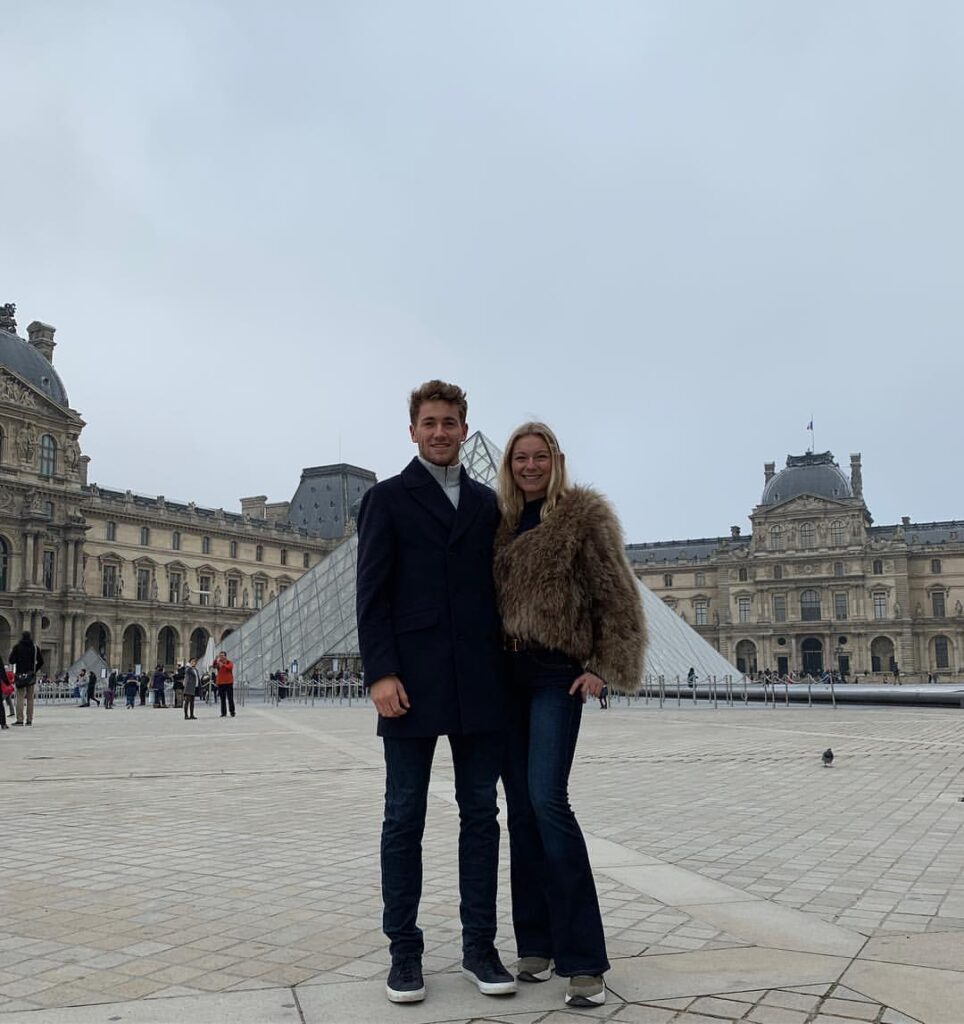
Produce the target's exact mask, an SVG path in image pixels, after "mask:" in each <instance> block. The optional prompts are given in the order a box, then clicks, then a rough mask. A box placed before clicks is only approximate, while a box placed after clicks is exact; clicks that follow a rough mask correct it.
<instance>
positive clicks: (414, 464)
mask: <svg viewBox="0 0 964 1024" xmlns="http://www.w3.org/2000/svg"><path fill="white" fill-rule="evenodd" d="M402 483H403V484H404V485H405V487H406V488H407V489H408V493H409V494H411V496H412V497H413V498H414V499H415V500H416V501H417V502H418V503H419V504H420V505H421V506H422V507H423V508H424V509H425V510H426V511H427V512H430V513H431V514H432V515H433V516H434V517H435V518H436V519H437V520H438V521H439V522H440V523H441V524H442V526H444V527H445V528H446V529H451V527H452V523H453V521H454V520H455V509H454V508H452V502H450V501H449V499H448V498H447V497H446V496H445V493H444V492H443V490H442V488H441V487H439V485H438V484H437V483H436V482H435V480H433V479H432V474H431V473H429V471H428V470H427V469H426V468H425V467H424V466H423V465H422V464H421V462H419V461H418V459H417V458H415V459H412V461H411V462H410V463H409V464H408V465H407V466H406V467H405V468H404V469H403V470H402ZM459 504H461V499H460V502H459Z"/></svg>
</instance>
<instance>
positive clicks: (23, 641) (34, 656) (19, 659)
mask: <svg viewBox="0 0 964 1024" xmlns="http://www.w3.org/2000/svg"><path fill="white" fill-rule="evenodd" d="M43 663H44V656H43V654H41V652H40V648H39V647H38V646H37V645H36V644H35V643H34V642H33V638H32V637H31V636H30V633H29V632H27V631H26V630H25V631H24V633H23V635H22V636H21V637H20V640H19V641H18V642H17V645H16V646H15V647H14V649H13V650H12V651H11V652H10V664H11V665H13V671H14V686H15V687H16V690H17V721H16V722H15V723H14V724H15V725H33V699H34V690H35V689H36V685H37V673H38V672H39V671H40V669H41V668H43Z"/></svg>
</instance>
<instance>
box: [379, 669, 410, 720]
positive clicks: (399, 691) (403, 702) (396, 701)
mask: <svg viewBox="0 0 964 1024" xmlns="http://www.w3.org/2000/svg"><path fill="white" fill-rule="evenodd" d="M368 693H369V696H370V697H371V699H372V703H373V704H374V705H375V710H376V711H377V712H378V713H379V714H380V715H381V716H382V718H401V716H402V715H404V714H405V712H406V711H408V709H409V708H410V707H411V704H410V703H409V701H408V694H407V693H406V692H405V687H404V686H402V681H401V679H399V678H398V676H382V678H381V679H379V680H377V681H376V682H374V683H372V685H371V686H370V687H369V688H368Z"/></svg>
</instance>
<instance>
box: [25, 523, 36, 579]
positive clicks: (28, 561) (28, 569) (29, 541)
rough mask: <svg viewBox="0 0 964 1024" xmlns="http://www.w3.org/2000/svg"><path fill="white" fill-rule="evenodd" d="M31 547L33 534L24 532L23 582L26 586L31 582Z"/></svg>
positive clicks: (32, 545) (32, 577)
mask: <svg viewBox="0 0 964 1024" xmlns="http://www.w3.org/2000/svg"><path fill="white" fill-rule="evenodd" d="M33 549H34V535H33V534H32V533H29V532H28V533H25V534H24V545H23V582H24V583H25V584H27V585H28V586H29V585H30V584H31V583H33V581H34V575H33Z"/></svg>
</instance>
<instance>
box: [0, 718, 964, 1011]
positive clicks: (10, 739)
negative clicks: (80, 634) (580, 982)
mask: <svg viewBox="0 0 964 1024" xmlns="http://www.w3.org/2000/svg"><path fill="white" fill-rule="evenodd" d="M199 714H200V715H201V718H200V720H199V721H197V722H193V723H188V722H185V721H184V720H183V716H181V715H180V714H179V713H178V712H177V711H175V710H169V711H165V712H163V713H158V712H155V711H154V710H153V709H150V708H144V709H140V708H137V709H134V710H133V711H130V712H127V711H125V710H124V709H122V708H117V709H115V710H114V711H111V712H105V711H103V709H97V708H92V709H78V708H75V707H59V708H53V707H50V706H44V705H41V706H40V707H39V708H38V711H37V715H36V724H35V726H34V727H33V728H32V729H31V730H26V729H11V730H10V731H8V732H4V733H3V734H2V735H0V801H2V806H3V809H4V812H5V814H4V828H3V831H2V833H0V855H2V862H3V863H4V865H6V866H7V867H8V871H7V874H6V877H5V884H4V885H3V887H0V1024H5V1022H8V1021H9V1022H11V1024H55V1022H56V1024H61V1022H68V1021H69V1022H71V1024H74V1022H76V1024H91V1022H95V1021H96V1022H98V1024H99V1022H101V1021H104V1022H107V1021H119V1022H125V1021H130V1022H133V1024H144V1022H154V1021H156V1022H165V1021H178V1022H182V1021H183V1022H185V1024H188V1022H195V1021H196V1022H200V1024H203V1022H205V1021H211V1022H212V1024H220V1022H222V1021H228V1020H231V1021H238V1022H240V1024H248V1022H249V1021H252V1022H253V1021H264V1022H266V1024H274V1022H279V1024H280V1022H288V1021H297V1022H299V1024H313V1022H314V1021H319V1022H320V1021H326V1022H334V1024H337V1022H338V1021H339V1020H342V1019H343V1020H346V1021H348V1020H355V1019H360V1016H364V1017H366V1018H367V1021H368V1022H376V1024H377V1022H380V1021H382V1020H402V1019H404V1020H406V1021H411V1022H415V1021H416V1019H419V1020H421V1019H424V1020H426V1021H433V1022H434V1021H442V1020H453V1021H456V1020H458V1021H496V1020H499V1021H517V1022H518V1024H547V1022H548V1024H551V1022H554V1021H561V1020H568V1021H572V1020H578V1019H585V1018H593V1019H604V1020H620V1021H635V1022H636V1024H648V1022H656V1024H662V1022H664V1021H665V1022H667V1024H669V1022H672V1024H700V1022H704V1024H705V1022H706V1021H715V1022H716V1024H719V1022H720V1021H723V1020H728V1019H731V1020H734V1021H736V1020H741V1021H742V1020H746V1021H754V1022H756V1024H782V1022H788V1024H791V1022H793V1021H797V1020H799V1021H801V1024H803V1021H806V1024H817V1022H821V1021H822V1022H824V1024H827V1022H830V1024H833V1022H834V1021H835V1020H836V1021H840V1020H850V1021H853V1020H874V1021H880V1022H881V1024H907V1022H908V1021H911V1022H912V1021H915V1020H918V1021H930V1020H934V1021H945V1020H958V1021H964V1013H960V1012H957V1011H956V1007H958V1006H962V1005H964V945H962V943H964V842H962V840H964V804H962V803H961V802H960V797H961V796H964V758H962V754H964V718H962V717H961V712H960V711H959V710H957V709H938V708H927V709H906V708H887V709H873V708H859V709H853V708H847V709H839V710H838V711H836V712H834V711H832V710H831V709H829V708H814V709H806V708H799V707H791V708H790V709H785V708H776V709H773V708H762V707H759V706H757V707H753V706H751V707H749V708H723V707H721V708H720V709H718V710H716V711H714V710H711V709H709V708H706V707H700V708H697V709H692V708H688V707H684V708H681V709H676V708H666V709H664V710H662V711H659V710H657V709H656V708H655V706H654V705H653V704H650V705H649V706H648V707H646V706H644V705H642V704H640V705H638V706H635V707H627V706H626V705H625V704H622V705H617V706H616V707H615V708H614V710H612V711H609V712H600V711H598V710H596V709H595V707H590V708H587V714H586V716H585V718H584V724H583V731H582V736H581V738H580V747H579V751H578V753H577V759H576V765H575V768H574V773H573V781H572V800H573V805H574V807H575V808H576V811H577V814H578V816H579V818H580V821H581V822H582V824H583V827H584V829H585V830H586V832H587V842H588V845H589V849H590V853H591V857H592V859H593V863H594V867H595V869H596V872H597V888H598V891H599V896H600V905H601V907H602V909H603V915H604V919H605V924H606V930H607V938H608V943H609V948H610V957H611V959H612V960H613V964H614V968H613V971H612V972H611V974H610V975H609V976H608V980H609V982H610V986H611V990H612V991H611V995H610V999H609V1001H608V1002H607V1004H606V1006H605V1007H602V1008H599V1009H595V1010H590V1011H585V1012H583V1013H581V1014H576V1013H574V1012H572V1011H567V1010H563V1009H562V1008H561V1004H562V992H563V984H562V982H561V981H559V980H557V979H553V981H552V982H550V983H547V984H546V985H540V986H526V987H525V990H524V991H523V992H520V993H519V995H518V996H516V997H513V998H512V999H506V1000H492V999H486V998H485V997H482V996H479V995H478V993H477V992H475V991H474V989H472V988H471V986H470V985H469V984H468V983H467V982H466V981H465V980H464V979H463V978H462V977H461V976H460V974H459V972H458V965H459V959H460V949H459V921H458V907H457V903H458V897H457V872H456V835H457V810H456V808H455V806H454V797H453V792H452V789H453V787H452V772H451V759H450V756H449V754H448V750H447V744H445V743H442V744H440V745H439V750H438V755H437V765H436V770H435V776H434V781H433V786H432V799H431V800H430V807H429V815H428V823H427V828H426V835H425V860H426V877H425V892H424V897H423V904H422V913H421V917H420V923H421V925H422V927H423V928H424V929H425V932H426V956H425V967H426V973H427V983H428V987H429V997H428V998H427V999H426V1001H425V1002H424V1003H423V1004H420V1006H419V1007H417V1008H416V1007H392V1006H389V1005H388V1004H387V1002H386V1001H385V999H384V994H383V991H384V977H385V974H386V972H387V967H388V957H387V952H386V949H385V940H384V937H383V936H382V935H381V932H380V913H381V906H380V898H379V889H378V858H377V847H378V833H379V826H380V817H381V803H382V783H383V779H382V772H383V768H382V758H381V749H380V745H379V741H378V740H377V738H376V737H375V736H374V729H373V724H374V723H373V714H372V711H371V709H370V708H368V707H367V706H364V705H363V706H362V707H355V708H351V709H349V708H347V707H323V706H318V707H315V708H306V707H303V706H283V707H281V708H272V707H270V706H265V705H248V707H246V708H244V709H241V710H240V711H239V715H238V717H237V718H236V719H226V720H220V719H219V718H218V717H216V715H215V714H214V713H213V712H212V710H211V709H210V708H209V707H208V708H205V707H202V708H201V709H199ZM828 745H830V746H833V748H834V751H835V753H836V755H837V757H836V761H835V767H834V768H833V769H832V770H826V769H824V768H823V767H822V765H821V764H820V760H819V756H820V752H821V751H822V750H823V749H825V748H826V747H827V746H828ZM503 820H504V819H503ZM507 861H508V853H507V850H506V849H505V847H504V849H503V865H502V874H501V884H502V893H503V896H502V899H501V904H500V919H499V938H498V941H499V945H500V947H501V949H502V950H503V952H504V954H505V955H506V959H507V960H509V959H511V952H512V948H513V943H512V933H511V922H510V919H509V913H508V900H507V898H506V894H507V892H508V884H507V870H506V869H507ZM10 868H13V870H12V871H11V870H9V869H10ZM955 1012H957V1016H956V1017H955V1016H954V1014H955ZM425 1014H428V1016H419V1015H425ZM727 1015H729V1016H727Z"/></svg>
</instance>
